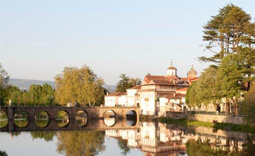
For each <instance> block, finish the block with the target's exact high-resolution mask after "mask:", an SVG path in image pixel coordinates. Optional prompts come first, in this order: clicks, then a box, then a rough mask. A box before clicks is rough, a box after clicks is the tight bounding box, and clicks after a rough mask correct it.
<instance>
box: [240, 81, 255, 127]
mask: <svg viewBox="0 0 255 156" xmlns="http://www.w3.org/2000/svg"><path fill="white" fill-rule="evenodd" d="M254 95H255V84H253V85H252V87H251V89H250V90H249V92H248V93H247V94H246V95H245V100H244V102H243V103H242V113H243V114H245V115H246V117H245V118H246V121H247V123H249V124H250V125H251V126H253V127H255V96H254Z"/></svg>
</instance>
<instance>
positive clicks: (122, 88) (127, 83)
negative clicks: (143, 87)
mask: <svg viewBox="0 0 255 156" xmlns="http://www.w3.org/2000/svg"><path fill="white" fill-rule="evenodd" d="M119 77H120V80H119V82H118V83H117V86H116V92H126V89H128V88H131V87H134V86H136V85H140V84H141V80H140V79H139V78H129V77H128V76H126V74H121V75H120V76H119Z"/></svg>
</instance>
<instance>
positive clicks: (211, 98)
mask: <svg viewBox="0 0 255 156" xmlns="http://www.w3.org/2000/svg"><path fill="white" fill-rule="evenodd" d="M219 86H220V84H219V81H218V79H217V69H215V68H211V67H209V68H207V69H205V70H204V72H203V73H202V74H201V76H200V78H199V79H198V80H197V81H196V82H195V83H193V84H192V85H191V86H190V87H189V89H188V91H187V95H186V98H187V104H188V106H191V107H194V106H198V107H200V106H201V105H202V104H204V105H205V106H207V105H208V104H210V103H215V104H216V103H218V102H219V100H220V99H221V98H220V95H219Z"/></svg>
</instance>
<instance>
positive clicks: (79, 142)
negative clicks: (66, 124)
mask: <svg viewBox="0 0 255 156" xmlns="http://www.w3.org/2000/svg"><path fill="white" fill-rule="evenodd" d="M57 138H58V144H57V146H58V149H57V151H58V152H59V153H61V154H65V155H66V156H76V155H79V156H85V155H86V156H93V155H96V154H98V153H99V152H101V151H104V150H105V146H104V145H103V144H104V133H102V132H95V131H84V132H82V131H74V132H58V133H57Z"/></svg>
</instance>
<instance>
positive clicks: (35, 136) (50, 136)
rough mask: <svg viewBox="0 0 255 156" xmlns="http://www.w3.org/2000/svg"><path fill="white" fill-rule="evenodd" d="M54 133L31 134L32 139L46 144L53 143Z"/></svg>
mask: <svg viewBox="0 0 255 156" xmlns="http://www.w3.org/2000/svg"><path fill="white" fill-rule="evenodd" d="M54 136H55V132H43V131H42V132H31V137H32V138H33V139H44V140H45V141H46V142H49V141H53V138H54Z"/></svg>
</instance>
